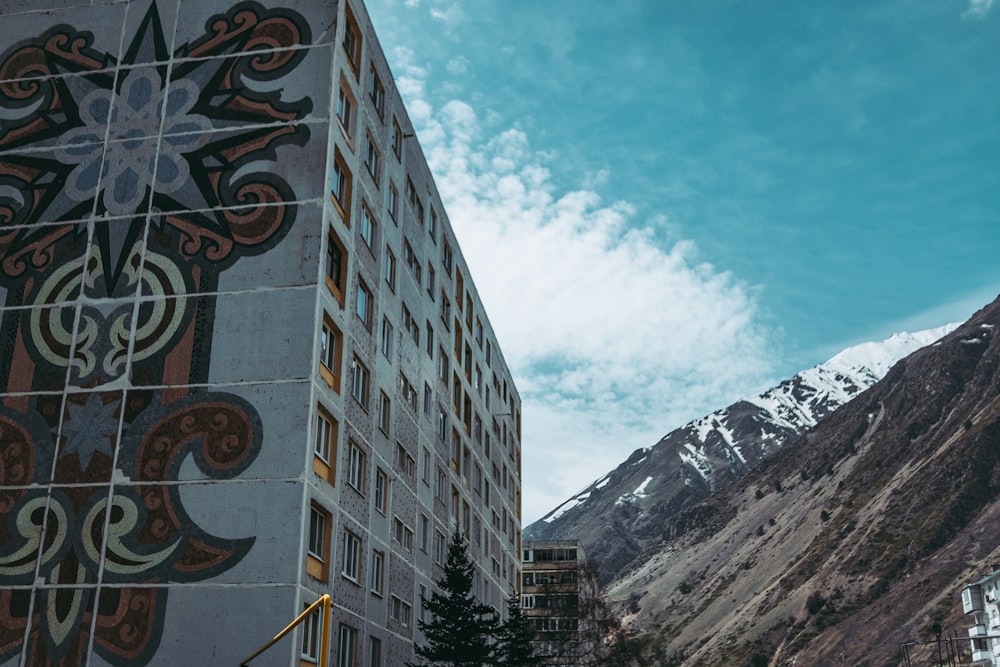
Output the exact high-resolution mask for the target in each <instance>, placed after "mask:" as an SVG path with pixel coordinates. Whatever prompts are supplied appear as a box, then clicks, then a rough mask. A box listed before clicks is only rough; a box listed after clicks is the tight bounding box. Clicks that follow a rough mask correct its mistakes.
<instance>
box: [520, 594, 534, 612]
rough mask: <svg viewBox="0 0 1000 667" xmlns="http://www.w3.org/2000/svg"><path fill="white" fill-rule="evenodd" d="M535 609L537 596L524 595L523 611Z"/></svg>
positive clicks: (522, 599) (522, 600)
mask: <svg viewBox="0 0 1000 667" xmlns="http://www.w3.org/2000/svg"><path fill="white" fill-rule="evenodd" d="M534 608H535V596H534V595H522V596H521V609H534Z"/></svg>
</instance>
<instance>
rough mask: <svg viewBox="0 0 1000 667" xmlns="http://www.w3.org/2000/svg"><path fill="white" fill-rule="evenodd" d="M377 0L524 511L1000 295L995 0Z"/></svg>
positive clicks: (531, 514)
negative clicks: (494, 337) (840, 362)
mask: <svg viewBox="0 0 1000 667" xmlns="http://www.w3.org/2000/svg"><path fill="white" fill-rule="evenodd" d="M994 2H995V0H885V1H882V2H870V1H868V0H865V1H855V0H838V1H834V0H824V1H803V2H777V1H775V0H767V1H753V2H751V1H750V0H671V1H670V2H664V1H662V0H621V1H619V2H615V3H607V2H596V1H593V0H542V1H539V0H532V1H530V2H529V1H527V0H467V1H465V2H459V1H457V0H368V2H367V3H366V4H367V6H368V10H369V13H370V15H371V18H372V21H373V23H374V25H375V29H376V31H377V33H378V35H379V39H380V41H381V42H382V45H383V48H384V49H385V51H386V55H387V57H388V59H389V62H390V66H391V67H392V69H393V74H394V75H395V77H396V79H397V84H398V86H399V88H400V90H401V92H402V94H403V96H404V100H405V101H406V104H407V108H408V109H409V112H410V116H411V119H412V120H413V123H414V125H415V127H416V129H417V136H418V139H419V140H420V142H421V145H422V147H423V149H424V151H425V154H426V155H427V157H428V161H429V162H430V164H431V167H432V170H433V171H434V173H435V179H436V181H437V183H438V186H439V189H440V190H441V192H442V196H443V197H444V199H445V204H446V206H447V208H448V213H449V217H450V219H451V222H452V225H453V227H454V228H455V230H456V235H457V237H458V241H459V243H460V244H461V246H462V248H463V252H464V254H465V256H466V258H467V260H468V262H469V264H470V266H471V268H472V273H473V279H474V280H475V282H476V284H477V287H478V289H479V292H480V295H481V296H482V298H483V300H484V302H485V305H486V308H487V312H488V313H489V316H490V320H491V322H492V324H493V326H494V329H495V330H496V331H497V334H498V338H499V341H500V345H501V347H502V348H503V350H504V353H505V356H506V357H507V359H508V362H509V363H510V365H511V368H512V372H513V373H514V376H515V381H516V382H517V384H518V387H519V389H520V391H521V394H522V399H523V402H524V420H525V426H524V434H523V449H524V470H523V476H524V519H525V522H526V523H527V522H530V521H531V520H533V519H535V518H538V517H539V516H541V515H542V514H544V513H545V512H547V511H548V510H550V509H552V508H553V507H554V506H555V505H557V504H558V503H559V502H561V501H562V500H563V499H565V498H566V497H568V496H569V495H570V494H572V493H574V492H576V491H577V490H579V489H580V488H581V487H583V486H584V485H586V484H587V483H588V482H589V481H591V480H593V479H595V478H596V477H599V476H600V475H602V474H603V473H605V472H607V471H608V470H610V469H611V468H613V467H614V466H615V465H617V463H619V462H620V461H622V460H623V459H624V458H625V457H626V456H627V455H628V454H629V453H630V452H631V451H632V450H634V449H636V448H638V447H642V446H648V445H651V444H653V443H654V442H655V441H656V440H657V439H658V438H659V437H661V436H662V435H664V434H665V433H667V432H668V431H670V430H671V429H673V428H674V427H676V426H679V425H681V424H683V423H685V422H686V421H688V420H690V419H692V418H695V417H698V416H701V415H703V414H706V413H707V412H710V411H712V410H714V409H717V408H720V407H723V406H724V405H726V404H728V403H729V402H731V401H732V400H735V399H736V398H739V397H741V396H745V395H750V394H753V393H756V392H757V391H759V390H761V389H763V388H765V387H766V386H769V385H770V384H772V383H773V382H774V381H776V380H780V379H781V378H784V377H787V376H789V375H792V374H793V373H795V372H796V371H798V370H802V369H804V368H807V367H809V366H812V365H815V364H817V363H820V362H822V361H824V360H826V359H827V358H829V357H831V356H833V355H834V354H835V353H836V352H838V351H839V350H841V349H843V348H844V347H847V346H849V345H852V344H855V343H858V342H862V341H865V340H878V339H883V338H886V337H888V336H889V335H891V334H892V333H894V332H896V331H903V330H909V331H915V330H918V329H924V328H930V327H933V326H937V325H940V324H944V323H946V322H950V321H960V320H964V319H965V318H967V317H968V316H969V315H971V314H972V312H973V311H974V310H976V309H977V308H978V307H980V306H982V305H985V304H986V303H988V302H989V301H991V300H992V299H993V298H994V297H995V296H996V295H997V293H1000V261H998V251H1000V121H998V119H1000V70H998V68H997V63H1000V1H997V2H996V6H994Z"/></svg>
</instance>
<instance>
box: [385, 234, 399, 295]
mask: <svg viewBox="0 0 1000 667" xmlns="http://www.w3.org/2000/svg"><path fill="white" fill-rule="evenodd" d="M382 273H383V275H384V276H385V284H386V285H388V286H389V289H391V290H392V291H393V292H395V291H396V255H395V254H393V252H392V248H390V247H389V246H388V245H387V246H386V247H385V270H384V271H383V272H382Z"/></svg>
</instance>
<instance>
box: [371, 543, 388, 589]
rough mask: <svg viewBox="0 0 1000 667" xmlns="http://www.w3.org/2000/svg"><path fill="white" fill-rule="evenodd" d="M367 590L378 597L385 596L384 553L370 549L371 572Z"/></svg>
mask: <svg viewBox="0 0 1000 667" xmlns="http://www.w3.org/2000/svg"><path fill="white" fill-rule="evenodd" d="M369 584H370V585H369V590H370V591H371V592H372V594H373V595H377V596H378V597H384V596H385V552H383V551H379V550H378V549H372V570H371V577H370V582H369Z"/></svg>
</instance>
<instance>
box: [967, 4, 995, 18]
mask: <svg viewBox="0 0 1000 667" xmlns="http://www.w3.org/2000/svg"><path fill="white" fill-rule="evenodd" d="M994 3H995V0H969V8H968V9H966V10H965V11H964V12H963V13H962V16H963V18H970V19H981V18H985V17H986V15H987V14H989V12H990V9H992V8H993V5H994Z"/></svg>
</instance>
